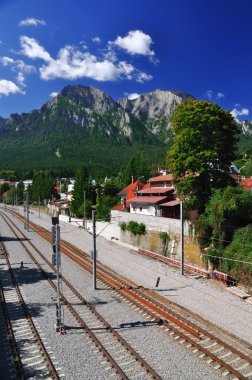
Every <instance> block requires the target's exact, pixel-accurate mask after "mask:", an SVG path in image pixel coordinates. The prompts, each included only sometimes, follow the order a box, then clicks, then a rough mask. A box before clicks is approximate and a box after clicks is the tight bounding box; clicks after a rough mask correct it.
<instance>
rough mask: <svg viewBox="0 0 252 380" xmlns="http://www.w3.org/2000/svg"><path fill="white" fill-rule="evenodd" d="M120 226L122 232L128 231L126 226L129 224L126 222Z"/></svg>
mask: <svg viewBox="0 0 252 380" xmlns="http://www.w3.org/2000/svg"><path fill="white" fill-rule="evenodd" d="M119 226H120V227H121V230H122V231H126V226H127V224H126V223H125V222H120V223H119Z"/></svg>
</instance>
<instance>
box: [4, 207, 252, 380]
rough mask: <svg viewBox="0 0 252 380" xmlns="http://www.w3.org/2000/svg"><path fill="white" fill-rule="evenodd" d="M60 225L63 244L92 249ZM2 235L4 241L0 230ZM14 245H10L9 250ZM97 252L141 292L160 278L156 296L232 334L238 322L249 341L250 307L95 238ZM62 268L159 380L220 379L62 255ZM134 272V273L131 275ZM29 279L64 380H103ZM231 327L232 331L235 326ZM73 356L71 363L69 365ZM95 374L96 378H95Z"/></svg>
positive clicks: (88, 352) (82, 236)
mask: <svg viewBox="0 0 252 380" xmlns="http://www.w3.org/2000/svg"><path fill="white" fill-rule="evenodd" d="M31 220H33V221H35V222H36V223H39V224H41V225H43V226H44V227H46V228H51V221H50V218H49V217H48V216H46V215H41V218H40V219H39V218H38V216H37V215H36V213H34V214H31ZM60 225H61V237H62V239H65V240H68V241H70V242H72V243H74V244H76V245H78V246H80V247H81V248H82V249H85V250H86V251H90V249H92V236H91V235H90V234H88V233H87V232H86V231H84V230H82V229H80V228H76V227H75V226H72V225H69V224H67V223H60ZM1 234H2V236H3V232H2V228H1ZM29 235H30V237H32V239H33V240H34V242H36V244H37V245H38V246H39V248H41V249H43V251H45V252H46V253H47V255H48V257H50V255H51V247H50V245H49V244H48V243H45V242H43V241H41V239H40V238H38V237H37V236H36V234H34V233H32V232H30V233H29ZM13 243H14V242H12V244H10V245H11V246H13V245H14V244H13ZM97 248H98V251H99V259H100V260H101V261H103V262H104V263H106V264H107V265H109V266H111V267H113V268H114V269H115V270H117V271H118V272H119V273H122V274H124V275H125V276H127V277H130V278H132V279H133V280H135V281H136V282H138V283H140V284H142V285H144V286H146V287H150V288H152V287H154V286H155V283H156V279H157V277H158V276H159V277H161V282H160V286H159V292H161V293H162V295H165V296H167V297H168V298H170V299H173V300H175V301H176V302H178V303H181V304H182V305H184V306H186V307H188V308H190V309H192V310H194V311H197V312H198V313H200V314H203V315H204V316H205V317H207V318H208V319H210V320H213V321H214V322H215V323H220V322H219V321H220V320H221V321H222V324H223V326H224V327H225V328H227V329H228V327H229V326H231V324H232V323H233V325H232V330H234V319H235V318H237V320H239V322H240V324H239V325H240V326H241V327H242V328H241V329H240V330H239V329H237V331H238V332H239V331H240V332H239V333H237V331H235V333H236V334H237V335H240V336H242V337H244V335H243V334H245V338H246V339H247V340H252V338H251V335H250V334H251V331H250V327H248V323H250V324H251V312H252V311H251V305H247V304H245V303H244V302H243V301H241V300H239V299H236V298H235V297H234V296H232V295H230V294H228V293H226V291H224V290H223V288H222V287H220V286H215V285H213V284H212V283H211V282H209V281H203V280H195V279H191V278H188V277H181V276H180V275H179V273H178V272H177V271H176V270H174V269H171V268H169V267H167V266H165V265H163V264H161V263H156V262H154V261H152V260H149V259H145V258H142V257H140V256H139V255H136V254H134V253H131V252H130V250H129V249H127V248H125V247H121V246H119V245H117V244H114V243H111V242H110V241H105V240H104V239H103V238H102V237H98V239H97ZM14 252H16V251H15V247H14V248H13V253H12V254H13V255H16V254H18V258H15V256H13V259H14V261H15V260H17V261H18V262H20V252H16V253H14ZM25 265H27V266H29V269H32V266H31V264H29V263H27V264H25ZM62 268H63V274H65V275H66V277H67V278H68V279H69V280H70V281H71V282H73V283H74V285H75V286H76V287H77V288H78V289H79V290H80V291H81V292H82V294H84V296H85V297H86V298H88V299H89V301H90V302H92V303H93V304H94V305H95V306H96V308H97V309H98V311H99V312H100V313H101V314H102V315H104V316H105V318H106V319H107V320H108V322H109V323H110V324H111V325H112V326H113V327H116V328H117V329H118V331H119V332H120V333H121V334H122V335H123V336H124V338H125V339H127V340H129V341H130V342H131V343H132V345H133V346H134V347H135V349H136V350H137V351H138V352H139V353H140V355H142V356H143V357H144V358H145V359H146V360H147V361H148V362H149V363H150V364H151V365H152V366H153V368H154V369H155V370H156V371H157V372H158V373H159V374H160V375H161V376H162V377H163V379H182V378H183V379H209V380H210V379H219V378H220V373H219V372H217V371H216V370H214V369H213V368H212V367H209V366H208V365H207V364H206V363H205V361H203V360H200V359H198V358H197V356H196V355H194V354H192V353H191V352H190V350H188V349H186V348H185V347H184V346H183V345H179V344H178V343H177V342H174V341H173V340H172V338H170V337H169V336H167V335H164V334H163V332H162V330H161V329H160V327H157V326H155V325H153V324H152V323H150V321H149V320H148V319H145V318H144V317H143V316H142V315H141V314H139V313H137V312H136V311H134V310H133V309H132V308H131V307H129V306H128V305H127V304H125V303H124V302H122V301H121V300H120V299H119V298H118V297H117V296H115V295H114V294H113V293H111V291H108V290H106V288H105V287H104V286H103V285H102V284H100V283H98V287H99V290H97V291H94V290H93V289H92V277H91V276H90V275H87V274H86V273H85V272H84V271H82V270H81V269H80V268H78V267H77V266H76V265H75V264H74V263H72V262H71V261H70V260H69V259H67V258H64V255H62ZM136 268H139V269H138V270H137V271H136ZM33 270H34V268H33ZM35 273H36V271H35ZM29 277H31V276H29ZM34 278H36V276H35V275H33V276H32V279H33V286H32V287H31V286H29V285H30V284H29V283H27V284H26V285H24V286H23V288H24V290H25V292H26V294H27V297H28V295H29V301H30V302H31V303H32V304H34V310H36V308H37V309H39V310H40V312H39V313H38V316H37V320H38V323H39V325H40V326H41V328H42V330H43V331H44V330H45V335H46V336H47V340H48V343H49V345H50V346H51V347H52V350H53V351H54V353H57V355H56V357H57V359H58V357H59V358H60V363H59V365H60V367H62V368H63V372H64V373H65V375H66V378H67V379H77V378H78V379H80V378H85V379H103V378H106V374H104V370H103V369H102V368H101V366H100V364H99V359H96V360H97V362H98V363H95V355H94V353H93V351H92V349H91V348H90V345H89V344H83V337H82V336H81V335H80V333H79V331H78V329H76V328H75V325H74V322H73V320H72V319H71V318H69V317H68V316H67V313H66V315H65V317H66V322H65V323H66V325H67V326H69V329H68V330H67V334H66V335H65V336H61V335H58V334H56V333H55V331H54V326H53V323H52V321H54V320H55V310H54V306H53V305H52V303H51V302H50V301H49V302H48V300H50V295H48V293H49V294H50V291H49V292H48V293H46V292H45V291H44V290H43V291H41V289H40V290H39V288H37V286H38V284H40V285H41V281H40V280H38V281H34ZM35 285H36V286H35ZM31 289H32V290H31ZM202 295H203V297H202ZM188 298H189V299H188ZM206 302H207V304H206ZM212 303H213V304H212ZM209 305H211V307H209ZM216 307H218V308H219V310H217V312H216V310H215V309H216ZM230 307H232V312H233V311H234V310H235V312H236V315H235V316H234V315H232V316H231V315H230V314H231V313H230ZM206 309H207V310H206ZM228 309H229V311H228ZM220 310H221V311H222V312H224V311H225V313H227V315H228V316H229V318H227V315H223V316H222V318H220V315H219V314H220ZM203 311H204V312H203ZM244 318H245V322H244ZM227 319H228V320H227ZM232 321H233V322H232ZM249 321H250V322H249ZM70 326H71V328H70ZM235 326H236V327H237V325H235ZM230 330H231V328H230ZM73 336H74V339H73ZM248 337H249V338H248ZM83 346H84V347H83ZM72 356H73V357H74V360H73V362H72V361H71V360H70V359H71V357H72ZM84 358H85V359H84ZM80 364H81V365H80ZM82 367H84V368H85V377H81V374H82V373H83V372H82V371H83V368H82ZM94 368H95V371H94ZM98 368H99V369H100V372H99V370H98ZM96 371H98V372H99V373H98V374H97V373H96ZM87 374H90V375H88V376H89V377H87Z"/></svg>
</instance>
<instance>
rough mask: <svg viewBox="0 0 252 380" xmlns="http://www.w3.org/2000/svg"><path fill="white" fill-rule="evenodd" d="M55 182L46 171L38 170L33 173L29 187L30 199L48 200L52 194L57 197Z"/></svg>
mask: <svg viewBox="0 0 252 380" xmlns="http://www.w3.org/2000/svg"><path fill="white" fill-rule="evenodd" d="M54 187H55V183H54V182H53V179H52V177H51V175H50V174H49V172H48V171H44V170H40V171H37V172H36V173H35V174H34V178H33V183H32V186H31V188H30V189H29V194H30V200H32V201H37V200H38V198H39V197H40V200H41V201H42V200H48V199H50V198H51V197H52V196H54V197H55V198H57V192H56V191H55V189H54Z"/></svg>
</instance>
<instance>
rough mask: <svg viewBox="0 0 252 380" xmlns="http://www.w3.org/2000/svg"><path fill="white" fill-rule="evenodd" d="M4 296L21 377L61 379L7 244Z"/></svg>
mask: <svg viewBox="0 0 252 380" xmlns="http://www.w3.org/2000/svg"><path fill="white" fill-rule="evenodd" d="M0 250H1V259H0V263H1V279H0V298H1V304H2V309H3V315H4V321H5V326H6V330H7V332H8V340H9V341H10V346H11V351H12V355H13V358H14V363H15V367H16V375H17V378H18V379H59V378H60V377H59V373H58V371H57V369H56V367H55V365H54V364H53V362H52V360H51V358H50V356H49V354H48V352H47V349H46V347H45V345H44V343H43V340H42V338H41V336H40V333H39V331H38V329H37V327H36V325H35V323H34V322H33V319H32V318H31V316H30V313H29V310H28V308H27V306H26V303H25V300H24V298H23V296H22V293H21V291H20V288H19V285H18V283H17V281H16V279H15V275H14V273H13V270H12V267H11V264H10V261H9V259H8V256H7V253H6V251H5V249H4V246H3V244H2V243H1V242H0Z"/></svg>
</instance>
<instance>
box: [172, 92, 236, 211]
mask: <svg viewBox="0 0 252 380" xmlns="http://www.w3.org/2000/svg"><path fill="white" fill-rule="evenodd" d="M172 131H173V133H174V139H173V145H172V147H171V149H170V150H169V151H168V154H167V166H168V168H169V170H170V171H171V172H172V173H173V174H174V176H175V181H176V188H177V192H178V193H180V194H181V195H184V198H185V200H186V202H185V203H186V206H187V207H192V208H197V209H198V211H199V213H202V212H204V209H205V204H206V203H207V201H208V199H209V198H210V196H211V194H212V191H213V189H215V188H222V187H225V186H227V184H228V183H229V182H230V181H231V178H230V176H229V166H230V164H231V161H232V160H234V158H235V148H236V142H237V134H238V128H237V124H236V123H235V121H234V119H233V117H232V115H231V114H230V112H228V111H225V110H223V109H222V108H220V107H219V106H218V105H217V104H212V103H210V102H208V101H198V100H194V99H188V100H186V101H184V102H183V103H182V104H180V105H179V106H177V108H176V109H175V111H174V113H173V116H172Z"/></svg>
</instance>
